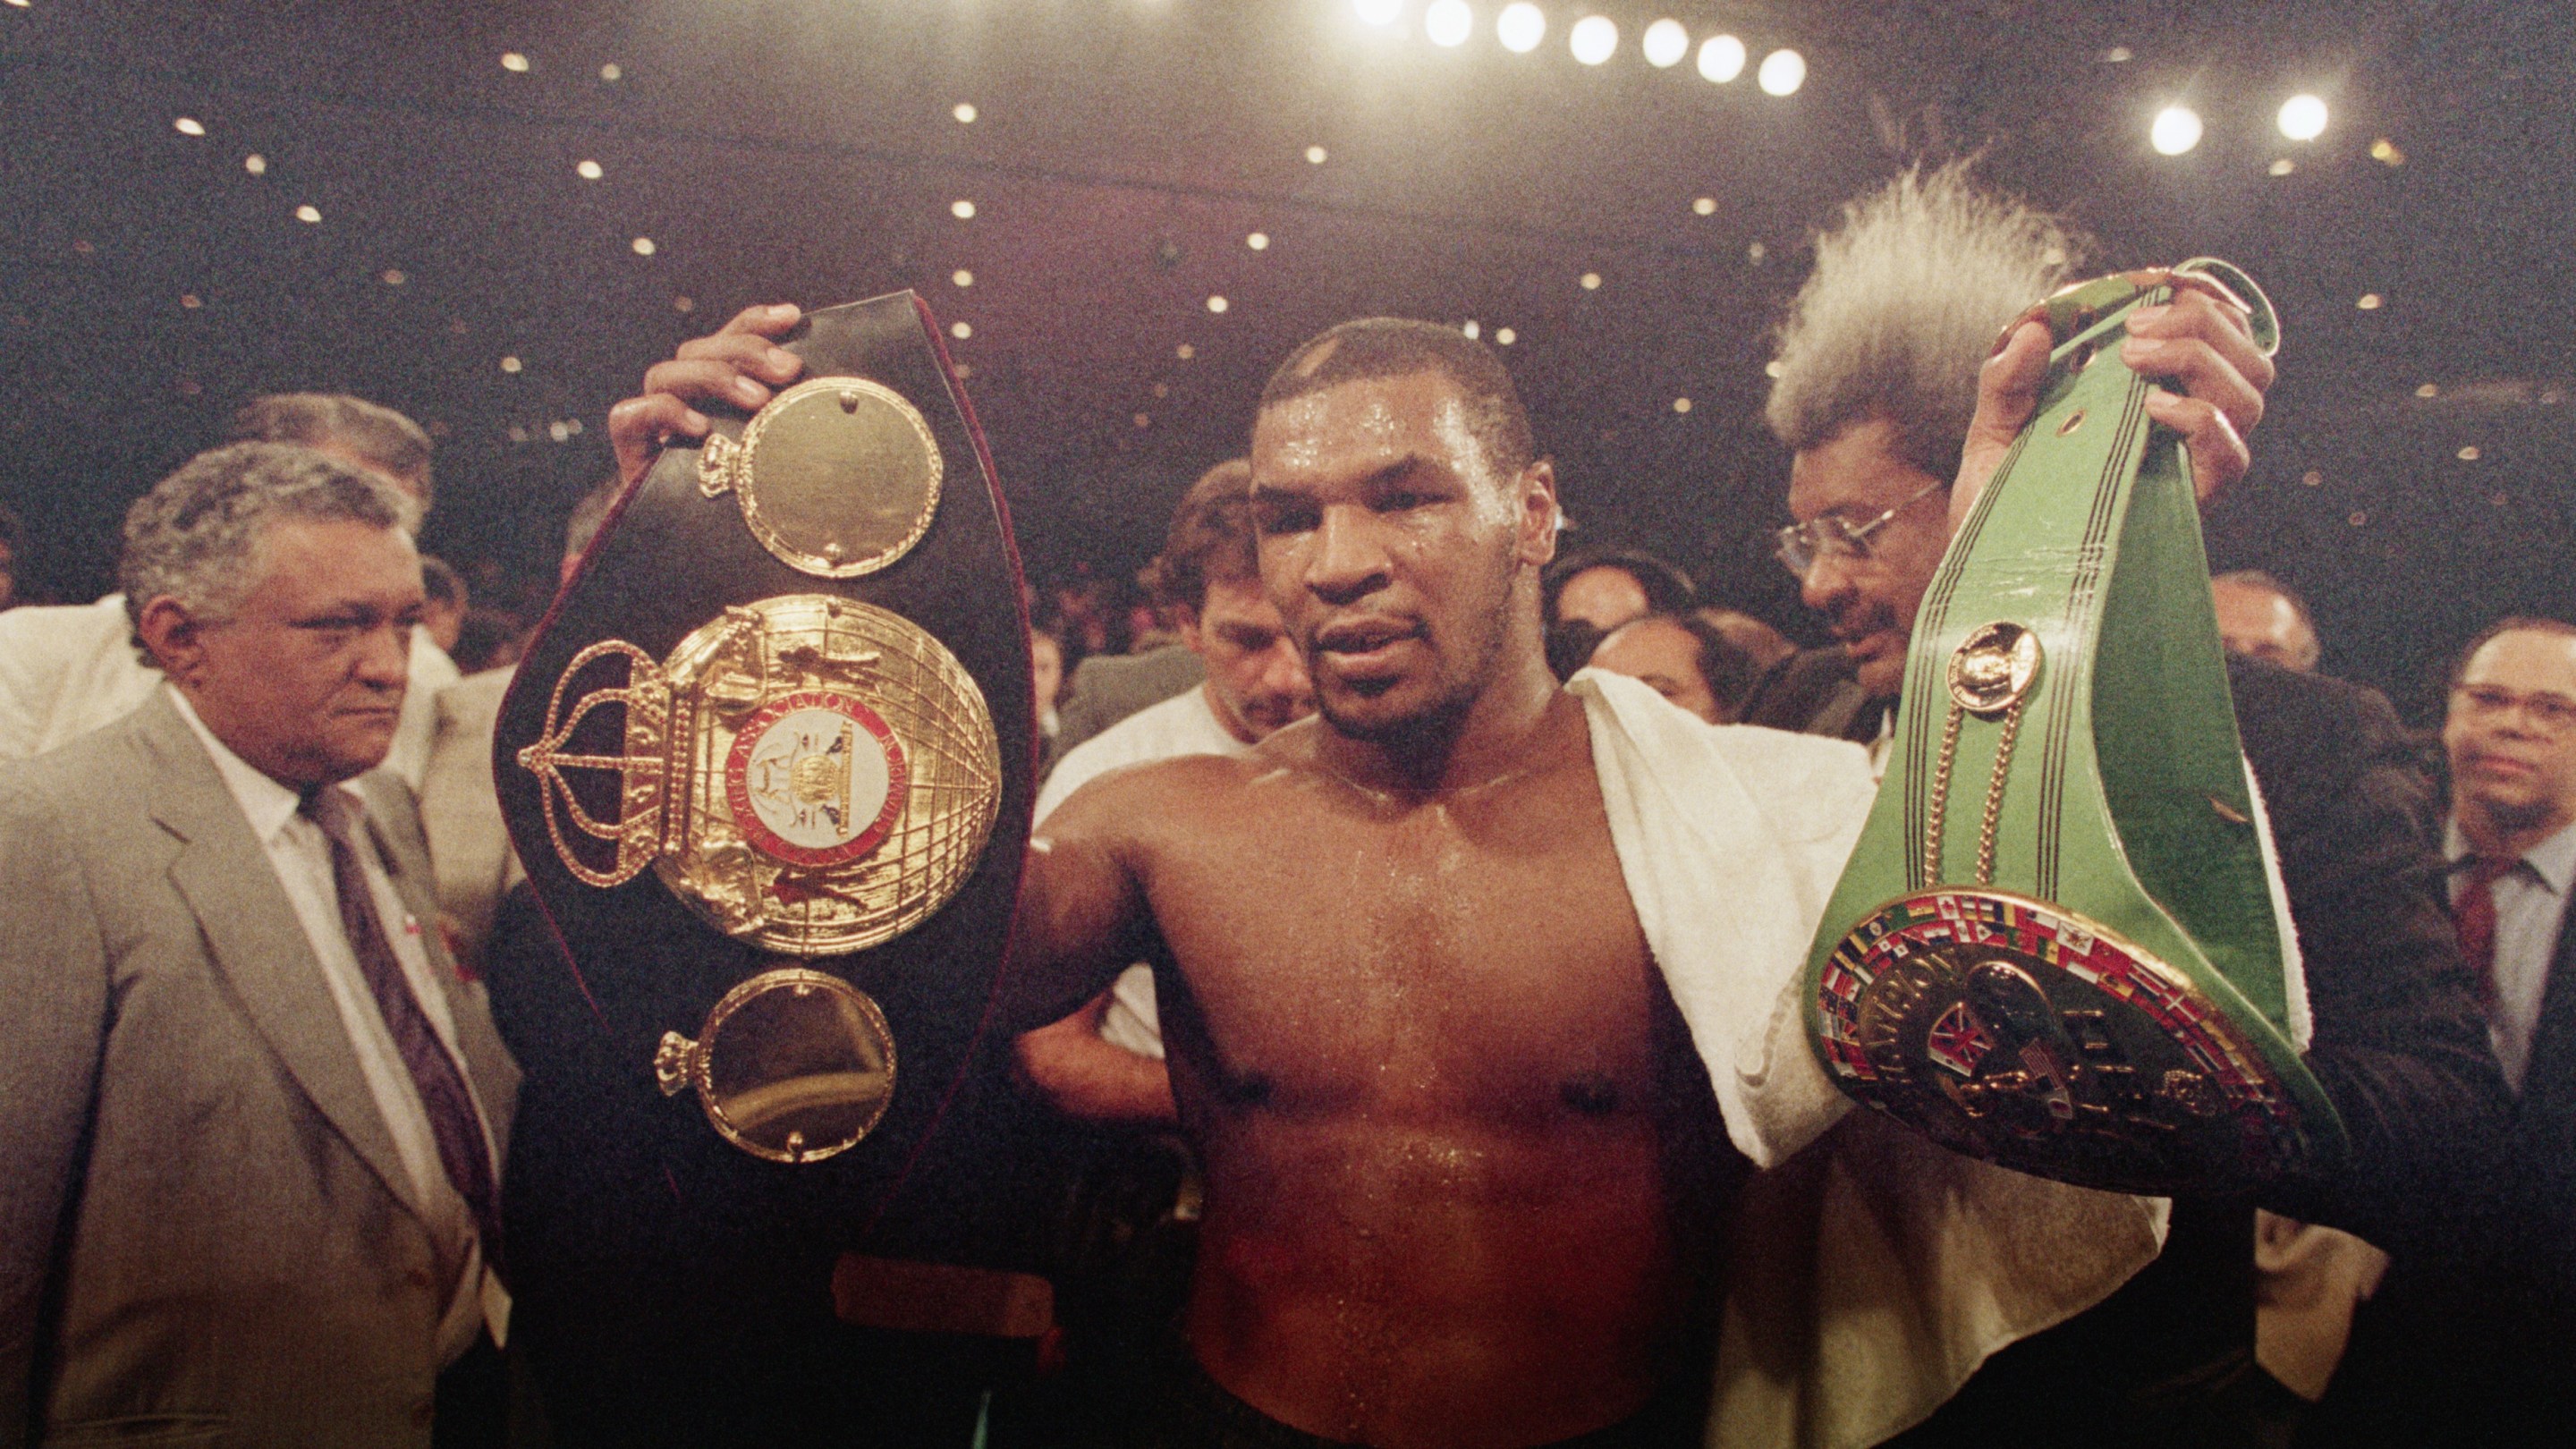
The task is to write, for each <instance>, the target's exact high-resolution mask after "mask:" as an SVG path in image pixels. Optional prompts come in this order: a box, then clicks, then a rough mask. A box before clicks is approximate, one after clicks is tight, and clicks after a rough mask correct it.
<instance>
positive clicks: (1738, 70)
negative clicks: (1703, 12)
mask: <svg viewBox="0 0 2576 1449" xmlns="http://www.w3.org/2000/svg"><path fill="white" fill-rule="evenodd" d="M1699 74H1700V78H1701V79H1702V80H1708V81H1715V82H1716V83H1717V84H1719V85H1724V84H1726V83H1727V82H1728V81H1731V80H1733V79H1735V78H1736V77H1737V76H1740V75H1742V74H1744V42H1743V41H1741V40H1738V39H1736V38H1735V37H1734V36H1732V35H1712V36H1710V37H1709V38H1708V39H1706V40H1703V41H1701V42H1700V43H1699Z"/></svg>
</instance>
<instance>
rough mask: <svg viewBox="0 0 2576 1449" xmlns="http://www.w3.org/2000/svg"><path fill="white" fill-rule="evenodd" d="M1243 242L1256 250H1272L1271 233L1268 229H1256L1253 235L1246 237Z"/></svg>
mask: <svg viewBox="0 0 2576 1449" xmlns="http://www.w3.org/2000/svg"><path fill="white" fill-rule="evenodd" d="M1243 244H1244V245H1245V246H1248V247H1250V248H1252V249H1253V250H1254V251H1256V252H1266V251H1268V250H1270V233H1268V232H1266V231H1256V232H1254V233H1253V234H1252V235H1250V236H1248V237H1245V238H1244V239H1243Z"/></svg>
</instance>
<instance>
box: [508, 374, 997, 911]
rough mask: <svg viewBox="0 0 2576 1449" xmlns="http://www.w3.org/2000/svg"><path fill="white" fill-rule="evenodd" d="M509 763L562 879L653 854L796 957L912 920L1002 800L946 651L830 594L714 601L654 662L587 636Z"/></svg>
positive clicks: (968, 686)
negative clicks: (539, 729)
mask: <svg viewBox="0 0 2576 1449" xmlns="http://www.w3.org/2000/svg"><path fill="white" fill-rule="evenodd" d="M834 381H846V379H835V380H834ZM619 660H622V661H623V662H624V663H625V666H626V679H625V681H624V682H623V683H622V684H620V683H616V682H614V681H612V680H610V679H609V678H608V677H607V675H608V672H609V670H610V669H611V668H613V661H619ZM584 684H587V685H589V688H588V690H587V692H584V693H579V694H576V693H575V690H576V688H577V687H579V686H581V685H584ZM567 699H571V700H573V703H572V705H571V707H570V708H569V709H566V707H565V701H566V700H567ZM610 706H616V707H618V709H619V710H620V711H622V714H623V719H622V721H617V722H615V723H613V724H612V723H610V722H609V721H608V717H607V716H606V715H605V714H604V713H603V711H606V710H607V709H608V708H609V707H610ZM594 721H596V722H594ZM518 758H519V764H520V765H521V766H522V767H523V768H525V769H527V770H530V771H532V772H534V773H535V774H536V775H537V776H538V778H539V779H540V780H541V781H542V782H543V785H544V793H545V807H546V809H545V815H546V829H547V832H548V834H549V835H550V836H551V838H552V840H553V842H554V846H555V851H556V854H557V855H558V856H559V857H560V858H561V859H562V861H563V863H564V866H565V868H566V869H567V870H569V871H570V872H571V873H572V874H573V876H574V877H575V878H577V879H579V880H582V881H585V882H587V883H589V884H591V885H594V886H602V887H606V886H614V885H620V884H623V883H624V882H625V881H627V880H630V879H632V878H633V877H634V876H635V875H636V874H638V873H639V872H641V871H642V870H643V868H644V867H645V866H646V865H650V866H652V867H653V870H654V872H655V873H656V874H658V875H659V876H660V877H661V878H662V881H663V883H664V884H665V885H667V886H669V887H670V888H671V890H672V892H673V893H674V894H676V895H677V896H678V897H679V898H680V899H681V900H682V901H684V902H686V903H687V904H688V905H689V906H690V907H691V908H692V909H694V910H695V911H697V913H698V914H699V915H701V916H704V917H705V918H706V919H707V920H708V921H710V922H711V923H713V924H714V925H715V926H716V927H717V928H718V929H719V930H722V931H723V932H725V934H727V935H729V936H733V937H736V938H738V939H741V940H745V941H748V942H751V943H753V944H755V945H757V946H759V947H761V948H763V949H765V950H770V951H776V952H779V953H782V954H786V955H793V956H825V955H836V954H840V953H843V952H849V951H858V950H863V949H865V948H867V947H869V946H874V945H877V944H879V943H881V942H884V941H888V940H892V939H893V938H894V937H896V936H899V935H901V934H903V933H904V932H906V931H909V930H911V929H912V928H913V927H914V926H916V925H919V924H920V923H921V922H922V921H923V920H924V919H926V918H928V916H929V915H930V914H931V912H933V911H936V910H938V909H939V907H940V906H942V905H944V904H946V903H947V901H948V900H949V898H950V897H952V896H954V895H955V894H956V893H957V891H958V889H959V888H960V887H961V886H963V885H964V884H965V882H966V877H967V875H968V874H969V873H970V872H971V871H972V870H973V869H974V866H975V862H976V860H977V859H978V858H979V857H980V856H981V855H982V853H983V849H984V842H985V840H986V839H987V838H988V837H989V836H990V835H991V833H992V829H993V822H994V818H995V816H996V814H997V813H998V811H999V809H1000V806H1001V795H1002V783H1001V782H1002V772H1001V748H1000V744H999V741H998V740H997V738H996V736H995V733H994V728H993V716H992V712H991V710H990V709H989V708H988V707H987V706H986V704H985V702H984V695H983V691H982V690H980V689H979V688H977V687H976V684H975V681H974V679H973V677H972V676H970V675H968V674H967V672H966V670H965V667H964V666H963V665H961V664H959V663H958V661H957V658H956V656H954V655H952V654H950V653H949V652H948V650H947V648H946V647H945V646H943V645H942V644H941V643H940V642H939V641H938V640H937V639H934V638H932V637H931V636H930V635H929V634H928V633H927V632H925V631H924V630H922V629H921V628H920V627H919V626H918V625H915V624H913V623H912V622H911V621H909V620H907V619H905V618H903V617H902V616H900V615H897V614H893V613H889V612H887V611H886V610H884V609H879V608H876V607H874V606H872V605H868V604H863V603H859V602H856V601H854V600H849V599H842V598H836V597H833V596H830V595H825V594H788V595H782V596H780V597H777V598H771V599H763V600H761V601H759V602H757V603H754V604H748V605H744V606H741V607H737V608H730V609H727V610H726V611H725V612H724V615H723V616H722V617H721V618H718V619H716V620H714V621H712V622H710V623H708V624H706V625H704V626H702V627H700V628H699V629H697V630H696V631H695V632H693V633H691V634H690V635H689V636H688V637H687V638H686V639H683V640H681V641H680V644H679V647H678V648H676V649H674V650H672V651H671V655H670V657H669V658H668V659H667V660H664V661H661V662H659V663H656V662H655V661H654V660H653V659H652V657H651V656H649V655H648V654H646V653H645V652H644V651H643V650H641V649H639V648H637V647H636V646H634V645H632V644H629V643H626V642H625V641H623V640H617V639H608V640H602V641H600V642H599V643H597V644H594V645H592V646H590V647H589V648H587V649H585V650H583V651H582V652H581V653H579V654H577V655H575V656H574V657H573V659H572V662H571V663H570V665H569V666H567V667H566V669H565V670H564V673H563V675H562V676H561V677H560V678H559V679H557V680H556V682H555V689H554V694H553V697H552V698H551V699H549V700H548V701H547V705H546V725H545V733H544V734H543V735H542V736H541V737H540V738H539V739H538V741H537V742H536V743H535V744H532V745H530V746H528V747H527V748H526V749H523V750H521V751H520V752H519V757H518ZM567 772H573V773H572V774H570V775H568V774H567ZM585 772H586V773H587V778H584V774H585Z"/></svg>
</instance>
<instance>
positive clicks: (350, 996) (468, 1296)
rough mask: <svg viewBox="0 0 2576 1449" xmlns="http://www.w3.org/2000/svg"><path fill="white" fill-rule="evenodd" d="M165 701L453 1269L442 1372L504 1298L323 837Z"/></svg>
mask: <svg viewBox="0 0 2576 1449" xmlns="http://www.w3.org/2000/svg"><path fill="white" fill-rule="evenodd" d="M170 700H171V702H172V703H173V704H175V705H177V706H178V709H179V717H180V718H182V719H184V720H186V721H187V722H188V728H190V729H192V730H194V731H196V734H197V739H198V740H199V741H200V742H201V743H203V744H204V745H205V747H206V753H207V754H208V755H209V756H211V757H212V758H213V759H214V762H215V771H216V773H217V774H220V775H222V776H223V780H224V785H225V787H226V788H228V789H229V790H231V791H232V795H233V799H234V800H236V801H238V802H239V803H240V805H241V808H242V814H243V815H244V816H245V817H246V818H247V819H248V820H249V822H250V829H251V834H252V835H253V836H255V837H257V838H258V840H259V843H260V845H261V847H262V848H263V849H265V850H266V851H267V852H268V861H269V864H270V865H271V866H273V867H274V868H275V869H276V871H277V880H278V884H279V885H281V886H284V887H285V888H286V898H287V900H288V901H290V902H291V903H293V905H294V907H295V917H296V920H297V921H298V922H299V923H301V924H302V925H303V927H304V935H305V939H307V940H308V941H310V942H312V945H313V954H314V955H315V956H316V957H317V958H319V959H320V961H321V963H322V978H323V980H324V982H325V983H327V984H328V985H329V987H330V988H331V1002H332V1005H334V1006H336V1007H338V1008H339V1012H340V1025H341V1028H342V1029H343V1030H344V1031H346V1032H347V1033H348V1037H349V1045H350V1046H351V1047H352V1048H353V1049H354V1050H355V1051H356V1053H357V1057H358V1070H359V1072H360V1073H361V1074H362V1075H363V1076H364V1077H365V1079H366V1083H367V1092H368V1094H369V1095H370V1096H372V1097H373V1098H374V1099H375V1103H376V1110H377V1111H378V1112H379V1113H381V1114H382V1115H383V1117H384V1120H385V1126H386V1127H387V1128H388V1129H389V1130H390V1131H391V1132H392V1134H393V1139H394V1151H395V1153H396V1154H397V1155H398V1156H400V1158H401V1159H402V1165H403V1172H404V1175H406V1176H407V1177H409V1178H410V1179H411V1185H412V1188H413V1189H414V1191H415V1193H416V1194H417V1195H418V1198H419V1200H420V1202H421V1203H422V1204H423V1205H424V1208H425V1214H426V1218H427V1222H428V1226H429V1230H430V1235H431V1237H432V1238H433V1239H434V1240H435V1241H436V1242H437V1244H438V1246H439V1253H440V1256H441V1258H442V1260H443V1261H445V1262H447V1263H449V1264H451V1265H454V1267H455V1271H456V1274H457V1276H456V1288H455V1292H454V1294H453V1296H451V1297H450V1299H449V1300H448V1308H447V1315H446V1317H445V1319H444V1320H443V1321H442V1322H441V1323H440V1324H439V1350H440V1361H441V1362H443V1363H452V1362H454V1361H455V1360H456V1358H457V1357H458V1356H459V1355H461V1354H463V1353H464V1352H465V1351H466V1350H467V1349H469V1348H471V1347H473V1345H474V1340H475V1337H476V1336H477V1334H479V1333H480V1332H481V1331H482V1330H483V1328H484V1327H485V1326H486V1325H487V1323H488V1325H489V1326H490V1328H491V1330H492V1336H493V1339H494V1341H496V1342H498V1341H499V1340H500V1339H502V1338H503V1337H505V1336H506V1335H507V1333H508V1324H509V1299H508V1296H507V1295H506V1294H504V1293H503V1292H502V1290H501V1286H500V1284H499V1282H498V1281H497V1280H496V1279H494V1278H493V1277H492V1275H491V1274H490V1273H488V1272H487V1271H485V1265H484V1262H483V1252H482V1244H481V1242H480V1240H479V1235H478V1234H477V1232H476V1230H475V1226H474V1214H473V1212H472V1211H471V1210H470V1209H469V1208H467V1207H466V1205H465V1199H464V1197H463V1196H462V1195H461V1194H460V1193H458V1192H457V1190H456V1188H455V1185H454V1184H452V1183H450V1182H449V1181H448V1180H447V1169H446V1167H445V1166H444V1165H442V1164H441V1163H440V1162H439V1160H438V1138H437V1137H436V1135H434V1134H433V1133H432V1132H431V1130H430V1125H429V1113H428V1111H427V1110H426V1109H424V1108H423V1107H422V1106H421V1101H420V1089H419V1088H418V1087H417V1086H416V1085H414V1084H413V1082H412V1078H411V1069H410V1068H409V1067H408V1066H406V1065H404V1063H403V1059H402V1052H401V1050H400V1049H399V1048H397V1047H396V1046H395V1045H394V1040H393V1034H392V1033H391V1032H389V1031H388V1030H386V1028H385V1019H384V1014H383V1012H381V1011H380V1010H378V1008H377V1006H376V997H375V991H374V988H372V987H370V986H369V985H368V984H367V978H366V974H365V972H364V971H363V970H362V969H361V968H360V967H359V965H358V955H357V952H356V950H355V949H353V948H352V947H351V946H350V944H349V935H348V930H347V927H346V926H345V925H344V924H343V922H342V920H341V917H340V891H339V885H338V881H337V878H336V877H335V876H334V875H333V873H332V869H331V842H330V840H329V838H328V837H326V836H325V835H324V834H323V833H322V827H321V826H319V825H316V824H314V823H313V821H312V820H311V819H310V818H309V817H307V816H306V815H305V814H304V813H303V812H302V811H300V810H299V809H297V806H298V805H300V804H301V803H302V798H301V797H300V796H298V795H297V794H296V792H295V791H293V790H290V789H288V788H287V787H286V786H284V785H281V784H279V783H278V782H277V781H275V780H272V779H270V778H269V777H268V776H266V775H264V774H262V773H260V771H259V770H258V769H257V768H256V767H254V766H253V765H251V764H250V763H249V762H248V761H246V760H244V759H243V758H242V757H241V756H239V755H236V754H234V753H233V752H232V750H231V749H230V748H229V747H228V746H226V745H225V744H224V742H223V741H221V740H219V739H217V738H215V734H214V731H212V730H209V729H208V728H206V724H205V721H203V720H201V719H199V718H198V717H197V711H196V710H195V708H194V707H192V706H191V705H190V704H189V703H188V699H187V696H186V695H183V694H181V693H180V692H179V691H178V690H176V689H173V690H171V691H170ZM328 788H330V789H333V790H338V791H340V792H341V793H342V794H343V795H344V796H346V797H347V800H348V803H349V805H350V806H351V808H352V813H353V818H363V817H364V816H365V814H366V803H365V801H364V800H363V799H361V798H360V797H359V795H358V793H357V792H356V791H354V790H350V789H349V788H348V787H347V786H345V785H333V786H330V787H328ZM357 840H358V857H359V861H360V864H361V866H362V867H363V868H364V869H365V871H366V874H367V888H368V890H369V891H370V892H371V893H372V894H373V895H374V897H375V902H376V919H377V920H378V921H380V922H382V923H384V926H385V932H386V935H387V936H389V937H390V938H391V940H390V944H391V945H392V947H393V952H394V959H395V960H397V961H399V962H400V963H401V964H402V971H403V977H404V979H405V980H406V981H407V982H408V983H409V984H410V986H411V994H412V997H413V999H415V1000H416V1001H418V1002H419V1003H420V1008H421V1013H422V1014H423V1015H424V1016H426V1017H427V1018H428V1019H429V1024H430V1028H431V1029H432V1030H433V1031H435V1032H437V1033H438V1039H439V1041H440V1042H441V1043H442V1044H443V1045H445V1047H446V1048H447V1051H448V1054H449V1055H450V1056H452V1057H454V1058H455V1059H456V1060H458V1061H460V1062H461V1061H463V1060H464V1055H463V1053H462V1051H461V1050H460V1049H459V1047H458V1045H457V1041H456V1019H455V1017H454V1016H453V1015H452V1014H451V1013H450V1012H449V1011H448V1009H447V993H446V992H445V991H444V990H443V989H441V987H440V986H439V983H438V978H437V977H436V976H435V975H434V974H433V968H432V966H431V963H430V957H429V950H428V948H427V946H426V945H425V944H424V943H423V942H422V940H421V930H422V927H421V923H420V922H419V921H418V920H417V919H415V918H414V917H413V916H412V914H411V912H410V910H409V909H408V908H406V907H405V906H404V905H403V901H402V896H401V895H400V893H398V892H397V891H395V889H394V885H393V881H392V880H391V879H390V878H388V876H387V875H386V873H385V867H384V862H383V861H381V860H379V859H378V858H377V856H376V852H375V849H374V846H373V844H372V843H371V842H369V841H368V838H367V835H366V833H365V832H364V831H361V832H358V836H357ZM459 1075H460V1077H461V1076H462V1075H463V1074H462V1073H459ZM465 1090H466V1092H467V1094H468V1095H469V1096H471V1095H472V1094H473V1092H474V1083H473V1081H472V1080H471V1079H470V1078H468V1079H466V1080H465ZM474 1115H475V1118H476V1121H477V1122H478V1123H479V1124H480V1125H481V1126H482V1128H483V1150H484V1152H485V1153H486V1154H487V1155H489V1156H491V1157H492V1158H493V1167H492V1180H493V1181H494V1182H495V1183H498V1182H499V1181H500V1180H501V1172H500V1164H499V1158H498V1154H497V1153H495V1152H494V1151H493V1146H492V1127H491V1122H490V1119H489V1118H488V1116H486V1114H485V1112H484V1110H483V1103H482V1100H481V1099H480V1098H479V1097H477V1098H475V1101H474Z"/></svg>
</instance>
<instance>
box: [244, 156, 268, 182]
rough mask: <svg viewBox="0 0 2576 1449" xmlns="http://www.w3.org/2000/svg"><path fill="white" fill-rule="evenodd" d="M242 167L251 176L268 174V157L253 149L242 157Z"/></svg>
mask: <svg viewBox="0 0 2576 1449" xmlns="http://www.w3.org/2000/svg"><path fill="white" fill-rule="evenodd" d="M242 169H243V170H244V171H247V172H249V173H250V174H251V175H253V176H265V175H267V174H268V158H267V157H265V156H262V155H261V154H259V153H258V152H257V151H253V152H251V153H250V154H249V155H247V156H244V157H243V158H242Z"/></svg>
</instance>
